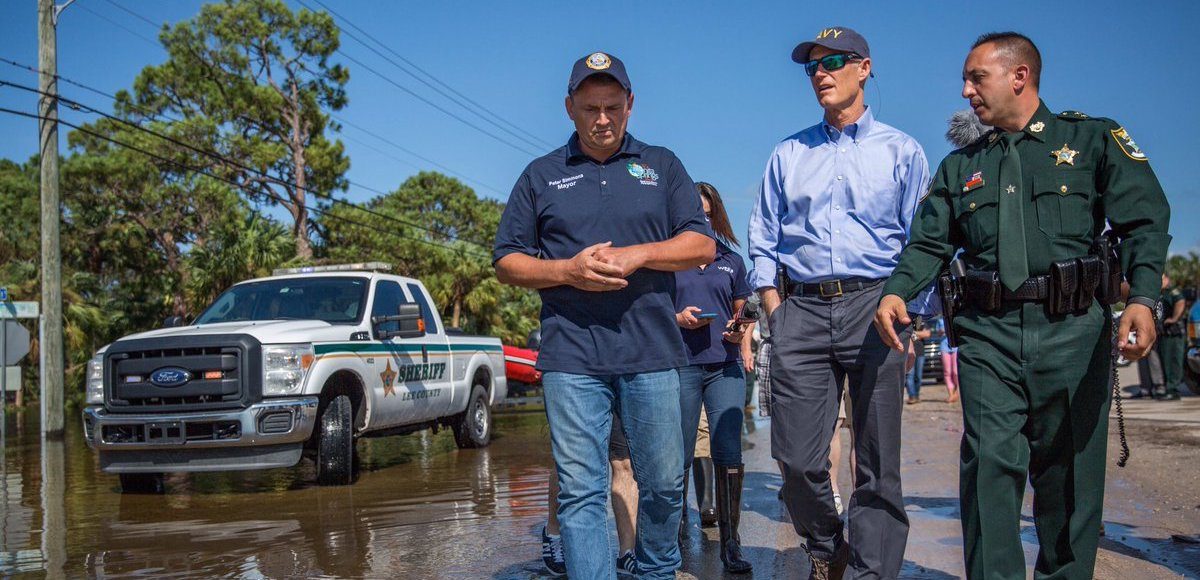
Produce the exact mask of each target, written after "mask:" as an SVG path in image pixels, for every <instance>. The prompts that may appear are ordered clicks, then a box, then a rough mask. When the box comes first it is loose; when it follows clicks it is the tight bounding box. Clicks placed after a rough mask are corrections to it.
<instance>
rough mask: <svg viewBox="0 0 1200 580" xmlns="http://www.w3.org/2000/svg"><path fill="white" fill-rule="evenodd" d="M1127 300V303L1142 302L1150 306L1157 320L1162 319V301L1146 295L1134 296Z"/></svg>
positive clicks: (1143, 304)
mask: <svg viewBox="0 0 1200 580" xmlns="http://www.w3.org/2000/svg"><path fill="white" fill-rule="evenodd" d="M1125 302H1126V304H1141V305H1142V306H1145V307H1146V308H1149V309H1150V312H1151V313H1152V314H1154V321H1155V322H1158V321H1159V320H1162V302H1160V301H1158V300H1155V299H1153V298H1146V297H1145V296H1133V297H1131V298H1130V299H1129V300H1126V301H1125Z"/></svg>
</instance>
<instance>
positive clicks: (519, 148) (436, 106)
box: [107, 0, 538, 157]
mask: <svg viewBox="0 0 1200 580" xmlns="http://www.w3.org/2000/svg"><path fill="white" fill-rule="evenodd" d="M107 1H108V2H109V3H110V4H116V3H115V2H113V0H107ZM125 11H126V12H133V11H132V10H130V9H128V8H126V9H125ZM142 20H145V21H147V22H151V21H149V19H146V18H142ZM335 24H336V23H335ZM356 40H357V38H356ZM359 42H360V43H361V42H362V41H359ZM363 46H364V47H366V48H367V49H368V50H370V51H372V52H374V53H376V54H378V55H379V56H380V57H381V58H383V59H384V60H388V61H389V62H391V59H389V58H388V57H387V56H386V55H383V54H381V53H380V52H379V51H378V50H376V49H374V48H373V47H371V46H369V45H367V44H365V43H364V44H363ZM336 52H337V53H338V54H340V55H341V56H342V57H344V58H346V59H347V60H350V61H351V62H353V63H355V64H357V65H359V66H360V67H362V68H363V69H365V70H367V71H368V72H370V73H372V74H374V75H376V76H378V77H379V78H381V79H383V80H384V81H385V82H387V83H388V84H391V85H392V86H394V87H396V88H397V89H400V90H401V91H404V92H405V93H408V94H409V95H411V96H412V97H413V98H415V99H417V100H419V101H421V102H423V103H425V104H426V105H429V106H430V107H433V108H434V109H437V110H438V111H440V112H442V113H443V114H445V115H447V116H449V117H451V118H453V119H455V120H457V121H458V122H460V123H462V124H464V125H466V126H468V127H470V128H472V129H475V130H476V131H478V132H480V133H482V134H484V135H487V136H488V137H491V138H492V139H495V140H496V141H498V142H500V143H503V144H504V145H507V146H509V147H511V148H513V149H515V150H517V151H520V152H521V153H524V154H526V155H531V156H534V157H537V156H538V153H534V152H533V151H530V150H528V149H526V148H524V147H522V146H521V145H518V144H516V143H513V142H512V141H509V140H507V139H505V138H503V137H501V136H499V135H497V134H495V133H493V132H491V131H488V130H487V129H484V128H483V127H480V126H479V125H477V124H475V123H472V122H471V121H468V120H467V119H464V118H463V117H462V116H460V115H458V114H456V113H454V112H453V111H450V110H449V109H446V108H445V107H443V106H441V105H439V104H437V103H435V102H433V101H432V100H430V99H428V98H426V97H425V96H423V95H421V94H420V93H417V92H416V91H413V90H412V89H410V88H408V87H406V86H404V85H402V84H400V83H398V82H396V80H395V79H392V78H391V77H389V76H387V75H385V74H383V73H381V72H379V71H378V70H376V69H374V68H372V67H370V66H368V65H367V64H366V63H364V62H362V61H361V60H358V59H357V58H354V57H353V56H350V55H348V54H346V52H345V51H343V50H342V49H340V48H339V49H337V50H336ZM393 64H395V63H394V62H393ZM396 66H399V65H396Z"/></svg>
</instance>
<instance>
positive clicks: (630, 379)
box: [542, 369, 740, 580]
mask: <svg viewBox="0 0 1200 580" xmlns="http://www.w3.org/2000/svg"><path fill="white" fill-rule="evenodd" d="M542 387H543V391H544V394H545V400H546V416H547V418H548V419H549V421H550V443H551V448H552V450H553V453H554V462H555V464H556V465H557V468H558V482H559V492H558V524H559V528H560V529H561V530H562V537H563V549H564V554H565V556H566V561H567V570H569V571H570V574H571V578H572V579H576V578H587V579H592V578H595V579H604V580H609V579H611V578H614V577H615V576H616V574H617V569H616V556H615V554H616V550H615V549H614V546H611V545H610V544H609V536H608V525H607V522H608V507H607V506H608V496H609V485H610V484H609V481H610V477H611V476H610V473H609V466H608V439H609V434H610V431H611V425H612V417H613V415H612V414H613V412H614V411H616V412H618V413H620V415H621V423H622V426H623V427H624V431H625V438H626V439H627V440H628V442H629V454H630V459H631V460H632V462H633V477H634V479H635V480H636V481H637V485H638V516H637V562H638V565H639V566H640V567H641V569H642V571H643V573H644V574H643V576H642V577H643V578H674V577H675V570H676V569H677V568H679V565H680V563H681V558H680V554H679V543H678V540H677V535H678V532H679V516H680V514H681V513H682V512H681V508H682V506H683V435H682V432H681V431H680V429H679V373H678V372H677V371H675V370H674V369H671V370H666V371H657V372H648V373H638V374H631V375H578V374H572V373H563V372H548V373H545V374H544V375H542ZM739 396H740V393H739ZM692 430H693V437H694V431H695V429H694V428H693V429H692ZM602 547H603V549H602Z"/></svg>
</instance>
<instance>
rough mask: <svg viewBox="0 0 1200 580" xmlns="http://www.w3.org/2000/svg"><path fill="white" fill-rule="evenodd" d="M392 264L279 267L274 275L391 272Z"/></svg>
mask: <svg viewBox="0 0 1200 580" xmlns="http://www.w3.org/2000/svg"><path fill="white" fill-rule="evenodd" d="M390 271H392V265H391V264H388V263H385V262H362V263H358V264H332V265H329V266H302V267H300V268H277V269H275V270H274V271H272V272H271V275H272V276H285V275H288V274H315V273H317V272H390Z"/></svg>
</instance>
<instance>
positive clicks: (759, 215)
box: [749, 26, 929, 580]
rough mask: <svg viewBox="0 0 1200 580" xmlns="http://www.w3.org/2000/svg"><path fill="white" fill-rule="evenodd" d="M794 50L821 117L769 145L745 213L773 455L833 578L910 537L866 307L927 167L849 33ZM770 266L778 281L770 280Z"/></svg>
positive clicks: (896, 400) (819, 565)
mask: <svg viewBox="0 0 1200 580" xmlns="http://www.w3.org/2000/svg"><path fill="white" fill-rule="evenodd" d="M792 60H793V61H795V62H797V63H799V64H802V65H803V66H804V71H805V73H806V74H807V75H808V76H809V81H810V85H811V87H812V90H813V93H814V96H815V97H816V100H817V103H818V104H819V105H820V106H821V108H822V110H823V111H824V118H823V119H822V122H820V123H817V124H816V125H813V126H812V127H809V128H807V129H804V130H803V131H801V132H799V133H796V134H795V135H792V136H791V137H788V138H787V139H784V140H783V141H782V142H781V143H779V144H778V145H776V147H775V150H774V151H773V152H772V154H771V157H770V159H769V160H768V161H767V168H766V170H765V171H764V174H763V180H762V186H761V188H760V191H759V196H758V200H757V202H756V204H755V208H754V211H753V212H752V213H751V215H750V228H749V231H750V236H749V239H750V244H749V246H750V257H751V258H752V259H753V260H754V272H755V280H754V282H753V285H754V287H755V289H756V290H758V291H759V293H760V294H761V295H762V300H763V306H764V307H765V310H766V314H767V315H768V317H769V319H770V323H771V334H772V338H771V340H772V350H771V352H772V356H771V388H772V389H771V390H772V400H771V416H772V421H771V451H772V455H773V456H774V457H775V458H776V459H777V460H779V461H781V462H782V464H783V475H784V480H785V481H784V485H783V491H784V494H783V495H784V501H785V503H786V504H787V509H788V513H789V514H790V516H791V520H792V525H793V527H794V528H795V530H796V533H798V534H799V535H801V536H802V537H803V538H804V539H805V540H806V543H807V546H808V551H809V556H810V561H811V568H812V572H811V577H812V578H819V579H825V578H832V579H835V580H838V579H840V578H841V577H842V574H843V573H844V572H845V570H846V567H847V566H848V565H849V566H852V567H853V570H854V575H855V576H876V577H883V578H895V577H897V576H899V575H900V568H901V565H902V564H903V563H904V547H905V545H906V543H907V541H908V516H907V515H906V514H905V511H904V494H903V490H902V489H901V485H900V410H901V408H902V407H903V403H902V402H901V400H902V389H901V384H902V381H903V380H904V360H905V357H904V353H903V352H900V353H892V352H890V351H889V349H888V347H887V346H886V345H885V344H884V343H883V341H882V340H881V339H880V336H879V334H878V333H877V332H876V331H875V330H874V329H873V328H872V326H871V313H872V310H873V305H874V304H877V303H878V301H879V297H880V290H881V289H882V287H883V284H882V283H883V280H884V279H885V278H887V276H888V275H889V274H891V272H892V268H893V267H894V266H895V264H896V260H897V258H898V256H899V254H900V250H901V248H902V247H903V246H904V244H905V243H907V241H908V228H909V224H910V223H911V221H912V217H913V215H914V213H915V212H916V209H917V202H918V199H919V198H920V196H921V195H922V194H923V193H924V192H925V191H926V187H927V185H928V182H929V166H928V164H927V162H926V160H925V153H924V151H923V150H922V149H921V146H920V144H918V143H917V141H916V140H915V139H913V138H912V137H910V136H908V135H906V134H904V133H903V132H901V131H899V130H897V129H895V128H893V127H890V126H888V125H886V124H884V123H882V122H880V121H878V120H876V119H875V117H874V114H873V113H872V111H871V110H870V109H869V108H868V107H867V106H866V103H865V86H866V83H867V80H868V78H870V76H871V74H872V73H871V71H872V67H873V66H874V65H873V61H872V60H871V53H870V49H869V47H868V45H867V41H866V40H865V39H864V38H863V37H862V36H861V35H860V34H858V33H857V32H855V31H853V30H851V29H849V28H845V27H840V26H836V27H828V28H824V29H822V30H821V31H820V32H819V33H818V34H817V36H816V38H815V39H814V40H811V41H806V42H802V43H800V44H799V45H797V46H796V48H795V49H794V50H793V51H792ZM779 266H782V267H783V268H784V269H785V271H786V275H787V276H786V279H785V280H776V277H777V276H776V272H777V271H778V267H779ZM780 285H783V287H780ZM781 292H783V293H785V294H788V298H787V300H786V301H784V300H783V299H782V295H781ZM907 338H908V337H907V333H906V336H905V339H906V340H907ZM847 379H848V381H847V384H848V390H849V391H850V395H851V397H850V398H851V400H852V401H853V403H854V404H853V405H852V406H851V408H850V409H848V410H849V411H851V413H852V414H853V416H854V420H853V421H852V423H853V425H854V446H855V448H856V452H857V453H856V461H857V467H856V469H857V470H858V475H860V476H861V477H857V478H856V480H855V486H856V487H855V490H854V493H853V495H852V496H851V497H850V503H849V505H848V508H847V509H848V511H849V517H848V519H849V528H850V533H849V538H850V542H849V543H847V540H846V534H845V533H844V532H845V530H844V528H845V525H844V524H843V522H842V519H841V517H840V516H838V513H837V506H836V504H835V503H834V500H833V489H832V487H831V486H830V482H829V450H830V440H831V439H832V437H833V429H834V426H835V425H836V424H837V415H838V408H839V405H840V401H841V394H842V391H843V381H846V380H847Z"/></svg>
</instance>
